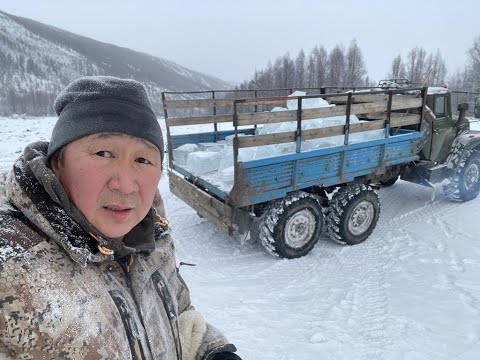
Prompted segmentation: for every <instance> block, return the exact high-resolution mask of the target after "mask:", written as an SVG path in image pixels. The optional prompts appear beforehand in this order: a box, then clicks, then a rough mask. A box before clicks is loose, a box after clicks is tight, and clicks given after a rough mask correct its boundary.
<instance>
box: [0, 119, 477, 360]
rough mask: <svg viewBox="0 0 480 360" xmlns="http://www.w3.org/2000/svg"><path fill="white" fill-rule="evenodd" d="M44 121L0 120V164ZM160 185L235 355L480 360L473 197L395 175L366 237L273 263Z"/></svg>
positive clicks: (182, 255)
mask: <svg viewBox="0 0 480 360" xmlns="http://www.w3.org/2000/svg"><path fill="white" fill-rule="evenodd" d="M54 122H55V119H54V118H36V119H22V120H21V121H19V120H18V119H1V118H0V138H1V139H2V141H1V142H0V170H6V169H8V168H10V166H11V165H12V163H13V160H14V159H15V158H16V157H17V156H18V155H19V154H20V153H21V151H22V148H23V147H24V145H26V144H27V143H29V142H30V141H33V140H37V139H44V140H47V139H48V138H49V136H50V132H51V129H52V127H53V124H54ZM160 123H161V125H162V126H163V128H164V121H163V120H160ZM472 127H476V128H477V129H479V130H480V123H475V124H472ZM160 191H161V192H162V194H163V197H164V199H165V204H166V209H167V215H168V217H169V219H170V220H171V223H172V227H173V236H174V238H175V240H176V244H177V254H178V256H177V259H178V261H184V262H188V263H196V264H197V266H196V267H188V266H182V267H181V268H180V271H181V273H182V275H183V276H184V278H185V279H186V281H187V283H188V284H189V286H190V288H191V293H192V297H193V302H194V304H195V306H196V307H197V309H199V310H200V311H201V312H202V313H203V314H204V315H205V317H206V318H207V319H208V320H209V321H210V322H212V323H213V324H215V325H216V326H217V327H219V328H220V329H222V331H224V332H225V334H226V335H227V336H228V338H229V339H230V340H231V341H232V342H233V343H235V345H236V346H237V347H238V349H239V354H240V355H241V356H242V358H243V359H244V360H317V359H322V360H377V359H382V360H454V359H455V360H477V359H478V358H480V286H479V280H478V279H479V278H480V241H479V235H480V227H479V225H478V224H479V223H478V219H479V216H480V198H477V199H475V200H472V201H470V202H467V203H452V202H450V201H448V200H447V199H446V198H445V197H444V196H443V194H442V191H441V186H437V187H436V188H435V191H433V190H432V189H429V188H426V187H422V186H419V185H415V184H411V183H407V182H404V181H398V182H397V183H396V184H395V185H393V186H392V187H390V188H385V189H380V191H379V195H380V201H381V205H382V213H381V215H380V220H379V222H378V224H377V227H376V229H375V231H374V232H373V234H372V235H371V236H370V237H369V239H368V240H367V241H366V242H364V243H362V244H360V245H356V246H341V245H338V244H336V243H333V242H332V241H330V240H328V239H327V238H326V237H325V236H322V238H321V239H320V241H319V243H318V244H317V245H316V246H315V248H314V249H313V251H312V252H311V253H309V254H308V255H307V256H305V257H303V258H300V259H294V260H278V259H275V258H273V257H272V256H270V255H269V254H268V253H267V252H266V251H265V250H264V249H263V248H262V246H261V245H259V244H256V243H253V244H252V243H247V244H246V245H240V242H239V241H237V240H236V239H234V238H232V237H229V236H227V235H224V234H223V233H221V232H220V231H219V230H218V229H216V228H215V227H214V226H213V225H212V224H211V223H209V222H208V221H207V220H205V219H201V218H199V217H198V216H197V214H196V213H195V211H194V210H192V209H191V208H189V207H188V206H187V205H185V204H184V203H183V202H182V201H181V200H179V199H178V198H176V197H175V196H174V195H172V194H171V193H170V192H169V189H168V178H167V176H163V178H162V180H161V184H160Z"/></svg>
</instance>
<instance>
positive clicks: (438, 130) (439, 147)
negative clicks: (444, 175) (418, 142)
mask: <svg viewBox="0 0 480 360" xmlns="http://www.w3.org/2000/svg"><path fill="white" fill-rule="evenodd" d="M427 104H428V106H429V107H430V108H431V109H432V110H433V112H434V114H435V116H436V119H435V120H434V121H433V129H432V130H433V134H432V143H431V146H430V154H429V156H428V158H429V159H430V160H431V161H435V162H442V161H443V160H445V159H446V158H447V156H448V154H449V152H450V147H451V145H452V143H453V141H454V140H455V136H456V135H457V128H456V127H455V126H454V125H455V124H454V121H453V119H452V111H451V103H450V94H449V93H445V94H435V95H433V96H431V98H430V99H427ZM425 155H427V154H425Z"/></svg>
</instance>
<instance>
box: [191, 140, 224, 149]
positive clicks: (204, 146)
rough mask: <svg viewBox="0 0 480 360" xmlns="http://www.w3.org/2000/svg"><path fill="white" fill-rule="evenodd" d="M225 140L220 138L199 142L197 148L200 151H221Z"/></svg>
mask: <svg viewBox="0 0 480 360" xmlns="http://www.w3.org/2000/svg"><path fill="white" fill-rule="evenodd" d="M226 143H227V142H226V141H225V140H221V141H219V142H206V143H199V144H198V150H200V151H223V147H224V146H225V144H226Z"/></svg>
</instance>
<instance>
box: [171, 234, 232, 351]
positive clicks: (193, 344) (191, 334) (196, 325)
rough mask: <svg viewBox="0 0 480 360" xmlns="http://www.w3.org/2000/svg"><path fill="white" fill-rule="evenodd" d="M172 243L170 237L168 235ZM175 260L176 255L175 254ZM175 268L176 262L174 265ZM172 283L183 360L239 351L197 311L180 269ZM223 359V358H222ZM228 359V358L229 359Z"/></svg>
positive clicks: (173, 277)
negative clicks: (176, 305)
mask: <svg viewBox="0 0 480 360" xmlns="http://www.w3.org/2000/svg"><path fill="white" fill-rule="evenodd" d="M166 237H168V238H170V240H171V241H172V248H173V240H172V239H171V237H170V235H166ZM172 257H173V259H175V255H174V253H173V256H172ZM173 266H175V260H174V265H173ZM174 271H175V272H174V276H172V280H173V281H172V282H174V283H175V284H174V288H175V289H176V296H177V304H178V314H179V315H178V319H177V323H178V332H179V335H180V342H181V344H182V355H183V356H182V359H183V360H213V359H214V358H213V357H212V356H214V355H215V354H217V353H221V352H230V353H233V352H235V351H236V350H237V349H236V347H235V346H234V345H233V344H231V343H229V342H228V340H227V339H226V338H225V336H224V335H223V334H222V333H221V332H220V331H219V330H218V329H216V328H215V327H214V326H213V325H211V324H209V323H207V322H206V321H205V319H204V318H203V316H202V315H201V314H200V313H199V312H198V311H196V310H195V308H194V307H193V306H192V304H191V300H190V291H189V289H188V287H187V284H186V283H185V281H184V280H183V278H182V276H181V275H180V272H179V269H178V268H175V270H174ZM220 359H221V358H220ZM227 359H228V358H227Z"/></svg>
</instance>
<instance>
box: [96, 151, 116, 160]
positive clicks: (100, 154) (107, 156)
mask: <svg viewBox="0 0 480 360" xmlns="http://www.w3.org/2000/svg"><path fill="white" fill-rule="evenodd" d="M95 155H98V156H101V157H106V158H109V157H112V154H111V153H110V151H106V150H102V151H97V152H96V153H95Z"/></svg>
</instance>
